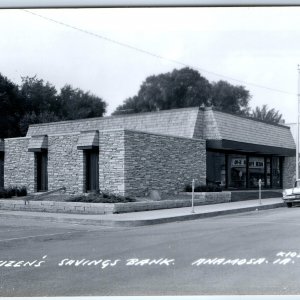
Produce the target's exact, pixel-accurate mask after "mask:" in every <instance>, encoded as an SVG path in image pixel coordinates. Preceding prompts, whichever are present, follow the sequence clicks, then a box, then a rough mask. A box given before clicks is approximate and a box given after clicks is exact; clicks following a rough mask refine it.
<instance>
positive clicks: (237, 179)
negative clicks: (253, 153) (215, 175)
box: [228, 155, 247, 189]
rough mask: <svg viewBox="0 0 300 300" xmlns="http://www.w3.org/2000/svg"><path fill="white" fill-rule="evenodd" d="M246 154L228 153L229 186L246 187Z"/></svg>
mask: <svg viewBox="0 0 300 300" xmlns="http://www.w3.org/2000/svg"><path fill="white" fill-rule="evenodd" d="M246 161H247V159H246V155H228V187H230V188H236V189H241V188H246V178H247V176H246Z"/></svg>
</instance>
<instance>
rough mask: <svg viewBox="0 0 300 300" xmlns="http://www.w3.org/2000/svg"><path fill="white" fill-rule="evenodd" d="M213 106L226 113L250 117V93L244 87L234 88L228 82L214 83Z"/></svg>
mask: <svg viewBox="0 0 300 300" xmlns="http://www.w3.org/2000/svg"><path fill="white" fill-rule="evenodd" d="M211 90H212V95H211V104H212V105H213V106H214V107H216V108H218V109H220V110H222V111H225V112H231V113H235V114H239V115H249V110H250V108H249V101H250V98H251V96H250V93H249V91H247V90H246V89H245V88H244V87H243V86H234V85H231V84H230V83H228V82H226V81H222V80H221V81H218V82H213V83H212V89H211Z"/></svg>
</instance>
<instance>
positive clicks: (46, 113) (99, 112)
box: [0, 74, 107, 138]
mask: <svg viewBox="0 0 300 300" xmlns="http://www.w3.org/2000/svg"><path fill="white" fill-rule="evenodd" d="M106 105H107V104H106V103H105V102H104V101H103V100H102V99H101V98H99V97H97V96H95V95H92V94H91V93H90V92H84V91H83V90H81V89H78V88H77V89H74V88H72V87H71V86H70V85H65V86H64V87H63V88H62V89H61V90H60V91H59V92H58V91H57V90H56V88H55V87H54V86H53V85H52V84H50V83H49V82H45V81H44V80H43V79H38V78H37V77H36V76H34V77H22V83H21V85H20V86H18V85H16V84H14V83H13V82H11V81H9V80H8V79H7V78H6V77H4V76H2V75H1V74H0V138H7V137H16V136H22V135H25V134H26V133H27V130H28V126H29V125H30V124H36V123H45V122H55V121H63V120H74V119H80V118H91V117H102V116H103V114H104V113H105V111H106Z"/></svg>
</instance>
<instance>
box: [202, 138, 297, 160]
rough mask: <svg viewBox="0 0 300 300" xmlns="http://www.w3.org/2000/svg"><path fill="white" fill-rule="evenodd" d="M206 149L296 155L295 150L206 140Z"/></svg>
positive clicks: (229, 141)
mask: <svg viewBox="0 0 300 300" xmlns="http://www.w3.org/2000/svg"><path fill="white" fill-rule="evenodd" d="M206 148H207V149H217V150H233V151H243V152H251V153H257V154H273V155H280V156H295V155H296V150H295V149H290V148H282V147H273V146H266V145H258V144H251V143H243V142H237V141H231V140H207V141H206Z"/></svg>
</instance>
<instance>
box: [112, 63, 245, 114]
mask: <svg viewBox="0 0 300 300" xmlns="http://www.w3.org/2000/svg"><path fill="white" fill-rule="evenodd" d="M250 98H251V97H250V94H249V92H248V91H247V90H246V89H245V88H244V87H243V86H233V85H231V84H229V83H228V82H226V81H219V82H216V83H215V82H214V83H212V84H211V83H210V82H209V81H208V80H207V79H206V78H204V77H202V76H201V75H200V73H199V72H198V71H195V70H193V69H190V68H183V69H180V70H176V69H175V70H173V71H172V72H171V73H165V74H159V75H156V76H155V75H153V76H150V77H147V78H146V80H145V81H144V82H143V83H142V85H141V87H140V90H139V92H138V94H137V95H136V96H134V97H131V98H128V99H126V100H125V101H124V103H123V104H122V105H120V106H118V107H117V109H116V111H115V112H114V113H113V114H124V113H138V112H147V111H156V110H164V109H172V108H181V107H192V106H201V105H205V106H210V105H213V106H214V107H216V108H217V109H220V110H222V111H228V112H233V113H236V114H243V115H247V114H248V112H249V106H248V105H249V100H250Z"/></svg>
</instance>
